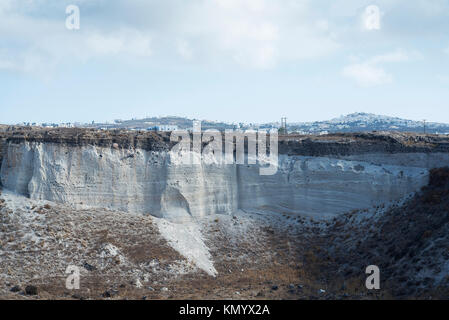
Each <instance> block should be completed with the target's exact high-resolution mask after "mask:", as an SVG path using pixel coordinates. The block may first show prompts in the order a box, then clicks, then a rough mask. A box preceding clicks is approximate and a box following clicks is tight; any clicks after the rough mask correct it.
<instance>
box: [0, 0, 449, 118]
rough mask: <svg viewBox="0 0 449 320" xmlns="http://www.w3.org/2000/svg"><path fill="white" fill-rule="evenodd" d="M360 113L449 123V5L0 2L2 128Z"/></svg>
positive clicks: (349, 0) (293, 0)
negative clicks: (23, 124)
mask: <svg viewBox="0 0 449 320" xmlns="http://www.w3.org/2000/svg"><path fill="white" fill-rule="evenodd" d="M70 5H72V6H73V5H75V6H76V7H77V8H78V9H79V18H80V19H79V28H76V21H77V19H76V12H74V11H70V10H69V11H66V9H67V6H70ZM74 26H75V28H73V27H74ZM353 112H369V113H375V114H383V115H389V116H397V117H401V118H406V119H411V120H422V119H427V120H428V121H434V122H446V123H449V0H413V1H409V0H377V1H373V0H370V1H365V0H326V1H325V0H68V1H66V0H0V123H10V124H13V123H19V122H57V123H60V122H91V121H95V122H102V121H113V120H114V119H131V118H144V117H147V116H167V115H170V116H172V115H175V116H186V117H189V118H196V119H208V120H220V121H228V122H241V121H243V122H251V123H262V122H274V121H280V118H281V117H287V118H288V121H290V122H302V121H316V120H327V119H331V118H335V117H338V116H340V115H344V114H348V113H353Z"/></svg>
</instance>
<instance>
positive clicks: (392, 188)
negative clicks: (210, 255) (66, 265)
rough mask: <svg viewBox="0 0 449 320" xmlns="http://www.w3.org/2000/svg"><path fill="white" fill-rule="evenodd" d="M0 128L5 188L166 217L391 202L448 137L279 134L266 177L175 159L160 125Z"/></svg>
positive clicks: (421, 179)
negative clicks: (153, 128)
mask: <svg viewBox="0 0 449 320" xmlns="http://www.w3.org/2000/svg"><path fill="white" fill-rule="evenodd" d="M0 135H1V138H0V142H1V141H3V143H0V148H1V150H2V151H1V153H2V154H3V160H2V166H1V182H2V184H3V186H4V187H5V188H7V189H10V190H12V191H15V192H18V193H20V194H24V195H27V196H28V197H30V198H32V199H45V200H51V201H56V202H61V203H67V204H70V205H73V206H76V207H78V206H85V205H89V206H98V207H107V208H111V209H117V210H121V211H128V212H137V213H143V214H151V215H155V216H158V217H167V218H172V219H185V218H189V217H192V216H194V217H201V216H205V215H210V214H231V213H232V212H235V211H236V210H245V209H261V210H270V211H276V212H291V213H299V214H306V215H311V216H316V217H328V216H333V215H335V214H339V213H344V212H347V211H350V210H353V209H360V208H366V207H370V206H373V205H378V204H381V203H385V202H389V201H395V200H400V199H402V198H403V197H404V196H406V195H408V194H410V193H413V192H415V191H417V190H419V189H420V188H421V187H422V186H423V185H425V184H426V183H427V181H428V170H429V169H431V168H434V167H442V166H446V165H448V164H449V139H448V138H447V137H444V136H435V135H415V134H403V133H401V134H397V133H364V134H334V135H327V136H294V135H289V136H281V137H280V139H279V153H280V156H279V167H278V172H277V173H276V174H275V175H273V176H260V175H259V170H258V169H259V168H258V167H257V166H251V165H205V164H203V165H195V166H184V165H179V164H178V162H177V161H176V157H174V155H173V154H172V153H170V149H171V147H172V146H173V145H174V143H173V142H170V138H169V134H167V133H155V132H127V131H96V130H89V129H38V130H36V129H29V128H12V127H8V128H6V129H5V131H2V132H1V133H0ZM1 145H3V146H1Z"/></svg>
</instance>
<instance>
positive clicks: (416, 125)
mask: <svg viewBox="0 0 449 320" xmlns="http://www.w3.org/2000/svg"><path fill="white" fill-rule="evenodd" d="M288 130H289V132H292V131H296V132H299V133H325V132H329V133H335V132H367V131H368V132H369V131H400V132H424V130H425V131H426V133H440V134H449V124H444V123H435V122H426V123H424V121H413V120H406V119H401V118H396V117H389V116H383V115H376V114H372V113H363V112H358V113H352V114H348V115H346V116H341V117H339V118H335V119H331V120H326V121H316V122H302V123H291V124H289V126H288Z"/></svg>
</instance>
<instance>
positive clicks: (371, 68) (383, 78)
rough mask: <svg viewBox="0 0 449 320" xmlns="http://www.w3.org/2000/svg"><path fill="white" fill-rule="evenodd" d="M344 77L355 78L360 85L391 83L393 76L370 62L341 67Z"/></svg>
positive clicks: (369, 85) (370, 85)
mask: <svg viewBox="0 0 449 320" xmlns="http://www.w3.org/2000/svg"><path fill="white" fill-rule="evenodd" d="M343 75H344V76H345V77H348V78H351V79H353V80H355V81H356V82H357V83H358V84H359V85H360V86H362V87H372V86H379V85H383V84H387V83H391V82H392V81H393V78H392V76H391V75H390V74H388V73H387V72H386V71H385V70H384V69H383V68H381V67H377V66H375V65H370V64H366V63H365V64H353V65H350V66H346V67H345V68H344V69H343Z"/></svg>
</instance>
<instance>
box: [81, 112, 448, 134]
mask: <svg viewBox="0 0 449 320" xmlns="http://www.w3.org/2000/svg"><path fill="white" fill-rule="evenodd" d="M193 120H194V119H188V118H184V117H175V116H168V117H148V118H144V119H132V120H115V121H114V123H93V124H89V125H85V126H84V127H91V128H103V129H114V128H122V129H138V130H145V129H147V128H149V127H152V126H157V125H173V126H177V127H178V129H190V128H192V125H193ZM201 125H202V129H203V130H207V129H217V130H225V129H237V128H240V129H244V130H246V129H250V128H279V127H280V123H279V122H277V123H276V122H274V123H263V124H253V123H243V122H241V123H228V122H224V121H210V120H202V121H201ZM424 130H425V131H426V133H433V134H435V133H439V134H449V124H444V123H435V122H426V123H425V128H424V121H413V120H406V119H401V118H396V117H389V116H383V115H376V114H372V113H364V112H358V113H352V114H348V115H345V116H341V117H339V118H335V119H331V120H325V121H315V122H296V123H295V122H292V123H288V132H289V133H292V132H297V133H300V134H321V133H323V134H324V133H336V132H371V131H399V132H417V133H423V132H424Z"/></svg>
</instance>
